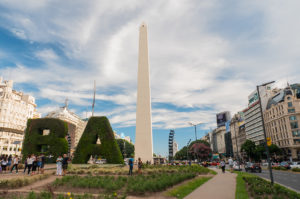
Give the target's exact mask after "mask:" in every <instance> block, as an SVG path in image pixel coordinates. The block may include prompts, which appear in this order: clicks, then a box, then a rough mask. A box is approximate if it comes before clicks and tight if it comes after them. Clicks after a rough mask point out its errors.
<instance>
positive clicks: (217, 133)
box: [209, 126, 226, 156]
mask: <svg viewBox="0 0 300 199" xmlns="http://www.w3.org/2000/svg"><path fill="white" fill-rule="evenodd" d="M225 133H226V128H225V126H221V127H219V128H216V129H215V130H213V131H212V132H211V133H209V134H210V138H211V140H210V146H211V149H212V151H213V153H219V154H222V155H224V156H226V145H225Z"/></svg>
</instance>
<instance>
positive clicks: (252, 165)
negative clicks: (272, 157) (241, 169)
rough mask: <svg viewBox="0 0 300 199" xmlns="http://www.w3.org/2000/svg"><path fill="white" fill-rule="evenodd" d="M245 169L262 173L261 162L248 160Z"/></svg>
mask: <svg viewBox="0 0 300 199" xmlns="http://www.w3.org/2000/svg"><path fill="white" fill-rule="evenodd" d="M245 170H246V172H249V171H250V172H256V173H261V166H260V164H259V163H252V162H247V163H246V164H245Z"/></svg>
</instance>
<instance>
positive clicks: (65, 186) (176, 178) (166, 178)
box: [52, 165, 210, 195]
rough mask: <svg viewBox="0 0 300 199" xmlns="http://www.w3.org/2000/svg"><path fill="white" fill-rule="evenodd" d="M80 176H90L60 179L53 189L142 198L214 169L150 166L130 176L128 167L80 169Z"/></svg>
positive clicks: (195, 166) (196, 166)
mask: <svg viewBox="0 0 300 199" xmlns="http://www.w3.org/2000/svg"><path fill="white" fill-rule="evenodd" d="M125 168H126V167H125ZM122 169H123V170H122ZM75 171H76V170H74V172H75ZM78 171H79V172H78ZM83 171H84V172H83ZM76 173H78V174H88V175H87V176H82V175H81V176H78V175H71V176H65V177H63V178H61V179H56V181H55V182H54V183H53V184H52V186H53V189H54V190H55V191H60V190H72V191H75V192H78V191H81V192H84V189H86V190H89V192H91V193H95V192H97V191H98V192H99V193H111V192H117V193H118V194H129V195H142V194H145V193H153V192H159V191H163V190H165V189H167V188H168V187H171V186H173V185H175V184H178V183H180V182H182V181H185V180H187V179H191V178H194V177H195V176H197V175H199V174H208V173H210V170H209V169H207V168H205V167H201V166H198V165H194V166H146V167H145V168H143V175H133V176H128V175H126V174H127V173H128V170H127V168H126V170H124V168H115V169H114V168H107V169H103V168H94V169H92V170H86V171H85V170H82V169H80V170H77V172H76ZM105 174H106V175H105ZM120 174H121V175H120ZM116 175H119V176H116Z"/></svg>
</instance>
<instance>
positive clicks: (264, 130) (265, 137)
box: [256, 81, 275, 185]
mask: <svg viewBox="0 0 300 199" xmlns="http://www.w3.org/2000/svg"><path fill="white" fill-rule="evenodd" d="M274 82H275V81H271V82H267V83H264V84H262V85H258V86H256V89H257V94H258V100H259V105H260V114H261V118H262V126H263V132H264V139H265V148H266V152H267V161H268V168H269V173H270V179H271V184H272V185H273V184H274V179H273V172H272V166H271V159H270V151H269V147H268V145H267V135H266V129H265V121H264V115H263V110H262V105H261V98H260V93H259V87H261V86H267V85H269V84H272V83H274Z"/></svg>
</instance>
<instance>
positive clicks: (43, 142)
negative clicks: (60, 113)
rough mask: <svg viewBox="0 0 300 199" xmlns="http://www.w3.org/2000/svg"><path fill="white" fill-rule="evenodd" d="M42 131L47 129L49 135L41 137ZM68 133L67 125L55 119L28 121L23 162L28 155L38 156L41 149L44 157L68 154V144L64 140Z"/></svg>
mask: <svg viewBox="0 0 300 199" xmlns="http://www.w3.org/2000/svg"><path fill="white" fill-rule="evenodd" d="M44 129H49V130H50V134H49V135H42V133H43V130H44ZM67 133H68V126H67V123H66V122H64V121H62V120H60V119H55V118H41V119H29V120H28V122H27V128H26V131H25V138H24V143H23V150H22V154H23V160H24V159H25V158H26V157H27V156H28V155H29V154H40V153H41V152H42V149H43V148H44V150H46V151H45V152H44V154H45V155H53V156H54V159H56V158H57V157H58V156H59V155H62V154H64V153H67V152H68V142H67V140H66V139H65V137H66V135H67Z"/></svg>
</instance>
